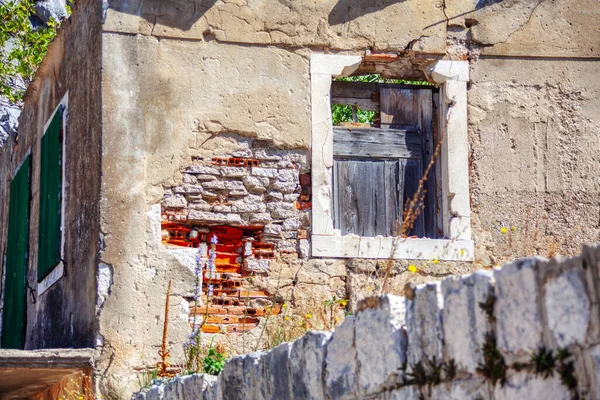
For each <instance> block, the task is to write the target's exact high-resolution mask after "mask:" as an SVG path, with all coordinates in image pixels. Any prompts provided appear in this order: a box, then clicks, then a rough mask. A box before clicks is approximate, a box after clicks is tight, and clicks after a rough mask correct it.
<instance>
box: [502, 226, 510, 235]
mask: <svg viewBox="0 0 600 400" xmlns="http://www.w3.org/2000/svg"><path fill="white" fill-rule="evenodd" d="M500 232H502V233H503V234H504V233H506V232H508V229H506V227H505V226H503V227H502V229H500Z"/></svg>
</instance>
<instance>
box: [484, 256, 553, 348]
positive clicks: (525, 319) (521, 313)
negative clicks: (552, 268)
mask: <svg viewBox="0 0 600 400" xmlns="http://www.w3.org/2000/svg"><path fill="white" fill-rule="evenodd" d="M540 262H541V260H540V259H537V258H529V259H525V260H519V261H515V262H513V263H511V264H508V265H505V266H504V267H503V268H502V269H497V270H495V271H494V279H495V280H496V303H495V309H494V314H495V316H496V318H497V320H498V323H497V324H496V332H497V343H498V348H499V349H500V351H503V352H504V353H515V354H516V353H520V352H524V353H533V352H535V351H536V350H537V349H538V348H539V347H541V346H542V344H543V343H542V317H541V315H540V311H539V306H538V296H539V288H538V285H537V281H536V269H537V266H538V264H539V263H540Z"/></svg>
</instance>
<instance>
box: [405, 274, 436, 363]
mask: <svg viewBox="0 0 600 400" xmlns="http://www.w3.org/2000/svg"><path fill="white" fill-rule="evenodd" d="M439 291H440V284H439V283H430V284H427V285H423V286H418V287H416V288H414V289H413V296H412V300H409V299H407V300H406V330H407V332H408V367H409V369H410V368H411V367H412V366H413V365H415V364H416V363H418V362H422V363H424V364H427V361H428V360H433V357H435V358H436V360H441V359H442V354H443V353H442V351H443V336H444V334H443V328H442V313H441V309H442V306H441V304H440V296H439V294H440V292H439Z"/></svg>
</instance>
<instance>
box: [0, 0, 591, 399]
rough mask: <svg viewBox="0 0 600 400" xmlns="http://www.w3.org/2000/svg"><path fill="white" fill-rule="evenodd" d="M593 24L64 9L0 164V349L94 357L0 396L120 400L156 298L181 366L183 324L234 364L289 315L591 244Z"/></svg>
mask: <svg viewBox="0 0 600 400" xmlns="http://www.w3.org/2000/svg"><path fill="white" fill-rule="evenodd" d="M598 18H600V3H598V2H597V1H595V0H579V1H575V0H552V1H551V0H535V1H534V0H531V1H516V0H494V1H484V0H479V1H476V0H446V1H439V0H420V1H418V0H404V1H400V0H322V1H308V0H300V1H291V0H249V1H240V0H193V1H187V0H186V1H183V0H169V1H163V0H150V1H142V0H110V1H109V2H108V8H107V9H103V4H102V1H99V0H77V1H75V4H74V6H73V14H72V15H71V17H70V18H69V20H68V21H66V22H65V23H64V24H63V25H62V26H61V28H60V29H59V32H58V35H57V37H56V38H55V40H54V42H53V43H52V44H51V46H50V48H49V51H48V53H47V55H46V57H45V59H44V61H43V63H42V65H41V66H40V68H39V70H38V73H37V77H36V79H35V81H34V82H33V84H32V85H31V86H30V87H29V89H28V92H27V95H26V98H25V106H24V109H23V112H22V114H21V117H20V120H19V130H18V135H13V136H11V137H9V138H8V139H7V142H6V144H5V145H4V147H3V148H2V149H0V182H1V183H0V221H1V223H0V256H1V258H0V259H1V260H2V263H1V264H0V265H1V267H0V268H1V271H2V289H0V290H1V292H0V293H1V296H0V315H1V316H2V317H1V318H0V320H1V321H2V322H1V323H2V329H1V336H0V346H1V347H2V348H10V349H22V350H27V351H30V350H40V349H67V348H75V349H88V350H85V351H87V352H88V353H85V351H84V353H77V355H76V356H75V357H71V358H69V357H68V356H65V357H63V358H64V360H63V361H61V362H60V363H58V364H59V365H61V367H60V368H62V369H60V371H58V373H57V367H55V368H54V369H53V368H52V365H46V366H45V367H44V365H43V362H41V361H40V366H39V368H40V370H41V371H44V372H39V371H34V373H32V372H31V370H30V369H27V368H26V367H27V366H26V365H23V366H22V367H21V369H22V371H21V370H19V369H18V368H16V370H17V373H19V374H21V373H22V374H26V373H28V374H30V375H27V376H30V378H28V379H25V380H21V381H20V382H19V383H15V381H12V382H11V379H8V378H7V379H3V378H2V377H3V376H4V377H8V376H11V375H8V374H9V373H12V374H13V375H12V376H14V374H15V366H14V365H15V364H14V363H12V364H10V363H8V364H3V363H2V357H0V393H2V392H4V393H7V396H8V395H11V396H12V395H13V394H15V393H19V395H22V394H23V393H27V395H33V394H38V393H40V392H42V391H43V390H45V389H46V388H48V387H50V386H52V385H53V384H56V383H57V382H58V383H59V382H60V381H61V380H64V379H65V378H66V377H68V376H70V375H69V374H73V373H79V372H81V371H83V373H84V374H88V375H90V374H91V375H93V378H94V379H93V380H94V387H95V389H96V390H97V393H102V394H103V396H105V397H109V398H129V397H130V396H131V394H132V393H133V392H134V391H136V390H138V389H139V388H140V386H142V385H144V384H145V383H147V382H144V377H145V376H147V375H148V371H149V370H152V369H153V368H155V366H156V364H157V362H158V361H159V360H160V357H159V351H160V350H161V343H162V338H163V328H164V319H165V298H166V296H167V286H168V285H169V282H171V285H172V287H171V290H170V295H169V296H168V298H169V304H170V305H169V307H168V310H169V312H168V343H167V344H168V348H169V351H170V358H169V362H170V364H171V367H172V368H174V369H176V368H183V367H182V365H183V363H184V347H183V344H184V342H186V340H188V335H189V334H190V332H191V325H192V324H194V321H195V319H200V320H201V321H202V325H201V330H202V332H203V333H202V334H203V336H202V341H203V343H205V345H206V346H208V345H209V344H213V342H214V343H215V344H218V345H219V346H221V347H222V348H223V349H225V350H226V352H227V354H228V355H231V354H240V353H245V352H249V351H252V350H255V349H264V348H267V347H268V345H269V343H268V340H266V339H268V338H266V337H265V334H264V332H265V326H267V325H268V324H269V319H270V318H271V322H273V321H279V322H282V321H283V319H282V318H281V317H282V316H283V314H284V313H286V314H285V315H290V316H293V315H295V316H300V317H299V318H300V320H301V321H302V323H303V327H304V328H305V329H309V328H315V329H327V330H328V329H331V328H332V327H333V326H335V325H337V324H338V323H340V322H341V320H343V317H344V315H345V314H347V313H354V312H356V311H357V305H358V303H359V301H360V300H361V299H363V298H365V297H368V296H372V295H378V294H380V293H392V294H396V295H402V294H404V291H405V286H406V284H407V283H409V282H412V283H423V282H426V281H431V280H435V279H440V278H442V277H445V276H447V275H450V274H463V273H468V272H472V271H475V270H479V269H490V268H493V267H496V266H500V265H502V264H503V263H505V262H507V261H510V260H514V259H516V258H519V257H524V256H533V255H541V256H544V257H552V256H554V255H564V256H573V255H577V254H578V253H579V251H580V249H581V247H582V245H583V244H586V243H593V242H598V241H600V140H599V137H600V100H599V99H600V81H599V80H598V79H597V77H598V75H600V25H599V24H598V23H597V21H598ZM353 77H364V78H353ZM332 110H333V111H332ZM344 113H345V116H342V117H341V119H340V114H344ZM199 266H201V267H203V268H202V270H201V271H200V272H199V273H198V268H199ZM198 280H200V282H198ZM196 283H200V290H201V293H199V296H198V295H196V289H195V285H196ZM332 304H335V307H333V306H331V305H332ZM326 307H328V310H329V311H331V318H329V316H327V317H326V318H322V314H323V309H324V308H326ZM334 308H335V313H334V311H333V310H334ZM334 314H335V315H334ZM320 315H321V316H320ZM278 318H279V319H278ZM286 318H287V317H286ZM296 328H298V327H296ZM81 351H83V350H81ZM15 354H20V353H18V352H17V353H15ZM27 354H29V356H31V357H35V354H38V353H35V352H33V353H27ZM32 354H33V355H32ZM39 354H43V353H39ZM90 355H93V357H91V356H90ZM0 356H1V354H0ZM39 357H42V356H41V355H40V356H39ZM42 358H43V357H42ZM69 360H70V361H69ZM4 365H10V367H6V366H4ZM42 367H43V368H42ZM36 368H37V367H36ZM19 371H20V372H19ZM78 371H79V372H78ZM90 371H93V373H92V372H90ZM3 374H4V375H3ZM23 376H25V375H23ZM23 381H27V382H23ZM28 382H29V383H28ZM51 389H52V388H51ZM51 389H48V390H51ZM11 393H12V394H11ZM15 396H16V395H15ZM39 396H42V395H39ZM44 396H50V395H48V394H47V393H46V394H45V395H44ZM7 398H11V397H7ZM40 398H44V397H40ZM46 398H48V397H46Z"/></svg>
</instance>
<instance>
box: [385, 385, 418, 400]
mask: <svg viewBox="0 0 600 400" xmlns="http://www.w3.org/2000/svg"><path fill="white" fill-rule="evenodd" d="M422 398H423V397H422V396H421V393H420V392H419V388H418V387H416V386H414V385H413V386H405V387H403V388H400V389H396V390H392V391H391V392H389V393H388V396H387V399H389V400H421V399H422Z"/></svg>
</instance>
